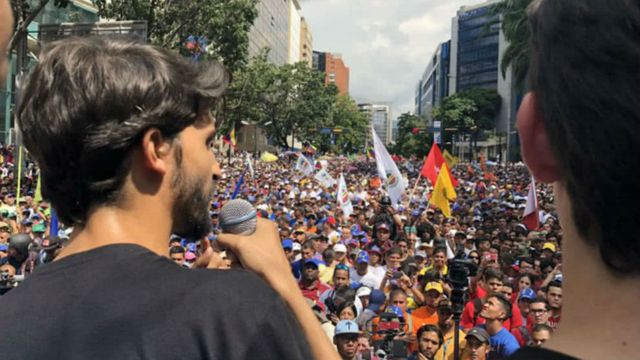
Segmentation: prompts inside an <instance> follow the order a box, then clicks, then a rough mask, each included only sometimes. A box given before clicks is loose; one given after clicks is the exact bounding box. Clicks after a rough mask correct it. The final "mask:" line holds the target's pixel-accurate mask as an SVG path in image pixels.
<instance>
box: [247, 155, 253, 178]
mask: <svg viewBox="0 0 640 360" xmlns="http://www.w3.org/2000/svg"><path fill="white" fill-rule="evenodd" d="M245 162H246V164H247V166H248V167H249V173H250V174H251V178H254V177H255V173H254V172H253V164H251V157H250V156H249V154H248V153H247V156H246V157H245Z"/></svg>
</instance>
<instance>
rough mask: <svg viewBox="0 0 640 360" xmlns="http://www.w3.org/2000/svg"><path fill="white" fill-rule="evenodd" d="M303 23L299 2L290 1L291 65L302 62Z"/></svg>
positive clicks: (289, 61)
mask: <svg viewBox="0 0 640 360" xmlns="http://www.w3.org/2000/svg"><path fill="white" fill-rule="evenodd" d="M301 21H302V17H301V15H300V3H298V0H289V60H288V63H289V64H294V63H297V62H298V61H300V32H301V31H300V27H301V25H302V22H301Z"/></svg>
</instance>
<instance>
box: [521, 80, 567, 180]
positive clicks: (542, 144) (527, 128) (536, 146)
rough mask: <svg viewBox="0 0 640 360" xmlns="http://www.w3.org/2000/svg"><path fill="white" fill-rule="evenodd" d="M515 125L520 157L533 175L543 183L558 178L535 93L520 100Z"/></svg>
mask: <svg viewBox="0 0 640 360" xmlns="http://www.w3.org/2000/svg"><path fill="white" fill-rule="evenodd" d="M516 126H517V127H518V134H519V136H520V144H521V146H520V147H521V149H522V158H523V160H524V162H525V164H526V165H527V167H528V168H529V170H530V171H531V173H532V174H533V177H534V178H535V179H536V180H538V181H541V182H544V183H552V182H555V181H557V180H559V179H560V171H559V168H558V165H557V161H556V157H555V155H554V153H553V151H552V149H551V144H550V143H549V136H548V134H547V130H546V129H545V127H544V119H543V117H542V113H541V112H540V110H539V107H538V101H537V97H536V94H535V93H532V92H530V93H528V94H527V95H526V96H525V97H524V99H523V100H522V104H521V105H520V109H519V110H518V121H517V124H516Z"/></svg>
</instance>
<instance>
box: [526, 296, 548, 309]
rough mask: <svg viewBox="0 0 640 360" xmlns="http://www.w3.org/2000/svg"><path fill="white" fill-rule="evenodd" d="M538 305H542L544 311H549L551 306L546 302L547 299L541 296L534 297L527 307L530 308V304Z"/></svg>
mask: <svg viewBox="0 0 640 360" xmlns="http://www.w3.org/2000/svg"><path fill="white" fill-rule="evenodd" d="M538 303H542V304H544V307H545V309H547V310H551V306H550V305H549V302H548V301H547V299H545V298H543V297H542V296H538V297H536V298H535V299H534V300H533V301H531V303H529V306H531V304H538Z"/></svg>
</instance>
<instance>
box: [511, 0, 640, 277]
mask: <svg viewBox="0 0 640 360" xmlns="http://www.w3.org/2000/svg"><path fill="white" fill-rule="evenodd" d="M530 20H531V25H532V32H533V53H532V64H531V67H530V86H531V88H532V90H533V92H534V93H535V95H536V106H537V108H538V109H539V111H540V112H541V115H542V118H543V122H544V129H545V130H546V132H547V134H548V138H549V143H550V146H551V149H552V152H553V156H554V157H555V161H556V162H557V164H555V166H557V168H558V169H559V171H560V174H559V176H560V178H561V181H562V182H563V185H564V187H565V188H566V189H567V192H568V196H569V200H570V202H571V209H572V220H573V222H574V223H575V227H576V229H577V231H578V233H579V235H580V236H581V237H582V238H583V239H585V240H586V241H588V242H589V243H592V244H596V245H597V246H598V247H599V250H600V254H601V257H602V259H603V261H604V262H605V263H606V265H607V266H608V267H609V268H610V269H612V270H615V271H618V272H620V273H639V272H640V261H638V256H640V242H638V241H636V232H637V229H636V228H637V225H636V223H637V219H638V216H639V215H640V202H639V201H638V199H639V198H640V182H639V181H637V179H636V174H638V173H640V161H638V159H639V158H638V156H637V154H640V106H638V104H640V42H639V41H638V39H640V2H638V1H635V0H607V1H602V0H561V1H559V0H544V1H536V2H534V3H533V6H532V7H531V9H530ZM523 144H524V142H523ZM532 150H533V149H532ZM535 151H538V150H535ZM524 155H525V158H526V155H527V154H526V153H525V154H524ZM594 169H597V176H594Z"/></svg>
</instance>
